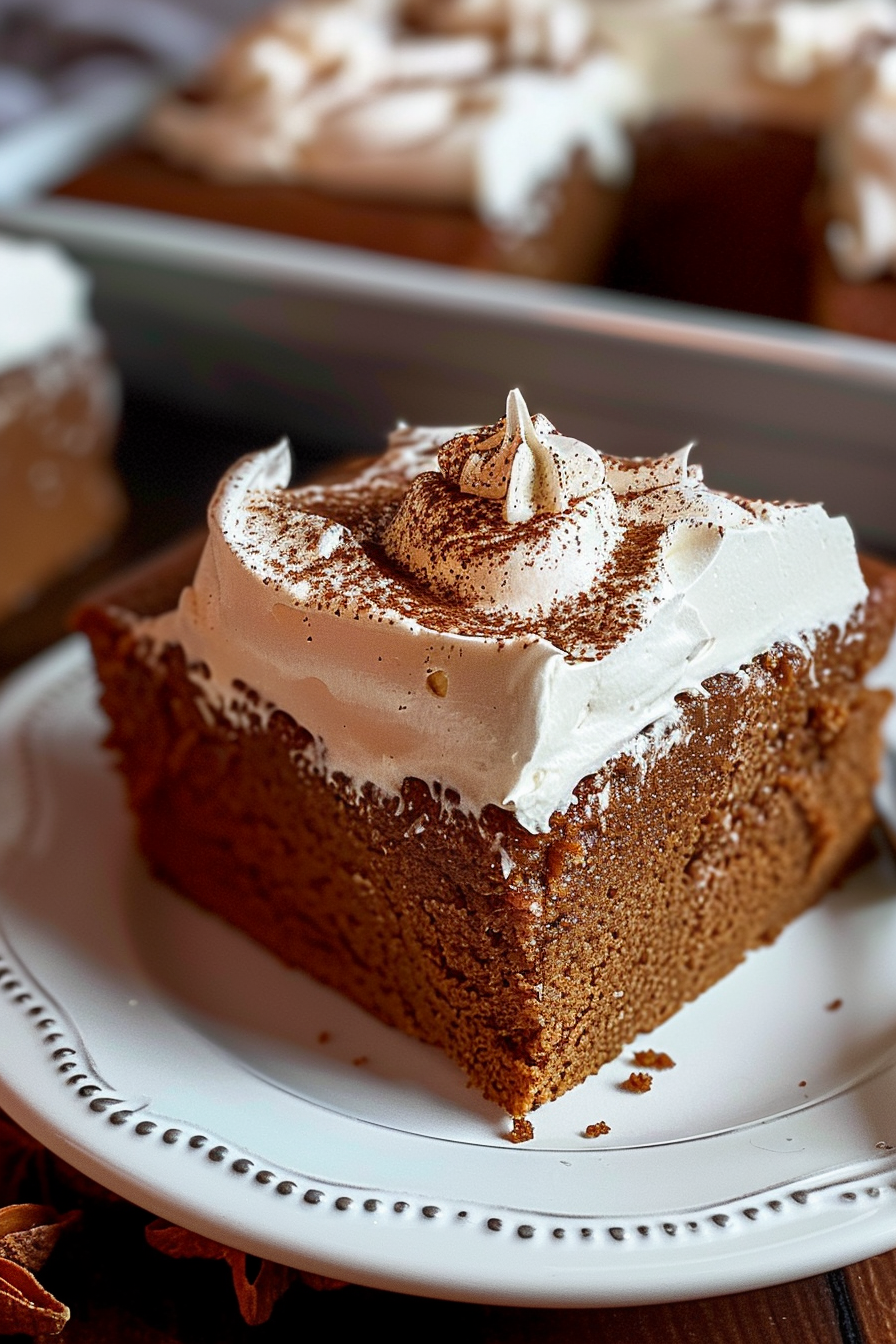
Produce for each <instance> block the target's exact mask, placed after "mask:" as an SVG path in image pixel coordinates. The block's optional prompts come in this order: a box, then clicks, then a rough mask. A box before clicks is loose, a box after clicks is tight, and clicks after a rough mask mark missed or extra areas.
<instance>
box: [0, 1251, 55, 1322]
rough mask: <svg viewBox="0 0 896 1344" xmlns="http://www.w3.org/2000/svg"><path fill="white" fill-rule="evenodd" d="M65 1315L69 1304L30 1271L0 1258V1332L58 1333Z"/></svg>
mask: <svg viewBox="0 0 896 1344" xmlns="http://www.w3.org/2000/svg"><path fill="white" fill-rule="evenodd" d="M68 1317H69V1311H68V1307H66V1306H63V1304H62V1303H61V1302H57V1300H56V1298H55V1297H54V1296H53V1294H52V1293H48V1292H47V1290H46V1288H42V1287H41V1286H40V1284H39V1283H38V1281H37V1279H36V1278H35V1277H34V1275H33V1274H32V1273H30V1271H29V1270H27V1269H25V1268H24V1267H23V1266H22V1265H17V1264H15V1263H14V1262H13V1261H12V1260H2V1259H0V1334H4V1335H19V1334H21V1335H58V1334H59V1331H60V1330H61V1329H62V1327H63V1326H64V1325H65V1323H66V1321H67V1320H68Z"/></svg>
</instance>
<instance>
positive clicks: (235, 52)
mask: <svg viewBox="0 0 896 1344" xmlns="http://www.w3.org/2000/svg"><path fill="white" fill-rule="evenodd" d="M641 102H642V93H641V90H640V86H639V84H638V81H637V78H636V76H635V75H634V73H633V72H632V70H631V69H630V68H629V66H628V65H627V63H626V62H624V61H623V60H622V59H621V58H620V57H619V56H618V55H615V54H613V53H612V52H610V51H608V50H606V49H604V47H603V46H602V45H601V44H600V43H599V42H598V41H597V40H596V39H595V38H594V37H593V36H592V34H591V29H590V24H589V21H588V10H587V6H586V5H585V3H584V0H503V2H502V3H499V0H486V3H479V4H477V3H472V2H471V0H445V2H444V3H435V4H432V3H425V4H424V3H419V4H415V3H413V2H412V0H410V2H403V0H329V2H327V0H306V2H305V3H296V2H295V0H293V2H292V3H287V4H284V5H281V6H280V7H279V8H277V9H275V10H273V11H272V12H271V13H270V14H269V15H267V16H265V17H264V18H262V19H260V20H259V21H257V22H256V23H255V24H254V25H252V26H251V27H250V28H248V29H246V30H244V31H243V32H242V33H240V34H238V35H237V37H236V38H235V39H234V40H233V41H232V42H231V44H230V45H229V46H228V47H227V48H226V49H225V50H224V52H223V53H222V54H221V56H220V58H219V59H218V61H217V62H216V63H215V64H214V66H213V67H212V68H211V69H210V70H209V72H208V74H207V76H206V78H205V80H204V83H203V85H202V87H201V88H200V89H198V90H197V91H196V96H186V97H173V98H169V99H168V100H166V101H165V102H164V103H163V104H162V105H161V106H160V107H159V108H158V109H157V110H156V112H155V114H154V116H153V117H152V118H151V120H150V123H149V127H148V131H147V135H148V138H149V140H150V143H152V144H153V145H154V146H155V147H156V148H157V149H158V150H159V151H161V152H162V153H164V154H165V155H166V156H167V157H169V158H171V159H173V160H174V161H176V162H179V163H182V164H184V165H186V166H188V167H190V168H192V169H193V170H195V171H199V172H202V173H205V174H206V175H208V176H212V177H217V178H222V179H225V180H234V181H248V180H279V181H284V182H299V183H304V184H307V185H311V186H316V187H322V188H325V189H328V190H336V191H343V192H349V193H360V194H365V193H378V194H381V195H382V194H385V195H388V196H395V197H398V198H402V197H403V198H407V199H412V200H423V201H433V202H437V203H440V204H460V205H467V206H472V207H474V208H475V209H476V210H478V212H479V213H480V215H481V216H482V217H483V219H485V220H486V222H487V223H489V224H490V225H492V226H494V227H496V228H500V229H506V230H508V231H513V232H516V233H530V232H537V231H538V230H539V229H540V228H542V226H543V224H544V222H545V218H546V214H547V210H548V204H547V203H546V202H545V199H544V198H545V193H546V190H547V189H548V188H549V187H550V185H551V184H552V183H554V182H556V181H557V180H558V179H560V178H562V177H563V176H564V175H565V173H566V172H567V170H568V168H569V166H570V163H571V161H572V160H573V158H574V157H575V156H576V155H577V154H582V155H584V158H585V160H586V162H587V163H588V164H589V165H590V167H591V170H592V171H593V173H594V174H595V175H596V176H597V177H598V178H599V179H601V180H603V181H608V182H618V181H621V180H623V179H624V178H625V177H626V176H627V174H628V171H629V167H630V148H629V144H628V140H627V137H626V135H625V133H624V130H623V125H622V123H623V121H624V120H625V119H626V118H628V117H631V116H634V115H635V114H636V113H637V111H638V109H639V107H640V106H641Z"/></svg>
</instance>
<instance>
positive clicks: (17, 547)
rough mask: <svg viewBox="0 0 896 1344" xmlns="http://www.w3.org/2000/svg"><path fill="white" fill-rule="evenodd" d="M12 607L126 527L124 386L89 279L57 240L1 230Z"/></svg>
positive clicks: (4, 611)
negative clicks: (117, 464)
mask: <svg viewBox="0 0 896 1344" xmlns="http://www.w3.org/2000/svg"><path fill="white" fill-rule="evenodd" d="M0 296H2V301H0V617H3V616H6V615H9V614H10V613H11V612H13V611H15V610H16V609H17V608H19V607H21V606H23V605H24V604H26V603H27V602H29V601H30V600H32V599H33V598H34V597H35V595H36V594H37V593H38V592H39V590H40V588H41V587H42V586H43V585H44V584H46V583H47V582H48V581H50V580H51V579H53V578H56V577H57V576H58V575H61V574H62V573H64V572H65V571H66V570H67V569H70V568H72V567H74V566H75V565H77V564H78V563H79V562H81V561H84V560H86V559H87V558H88V556H90V555H91V554H92V553H93V552H94V551H96V550H98V549H99V548H100V547H101V546H102V545H103V544H104V543H106V542H108V541H109V540H110V539H111V537H112V536H113V535H114V533H115V531H116V530H117V528H118V526H119V524H120V522H121V519H122V516H123V513H124V498H123V495H122V492H121V490H120V487H119V485H118V481H117V478H116V477H115V475H114V474H113V470H112V466H111V462H110V458H111V453H112V446H113V443H114V438H115V431H116V427H117V419H118V384H117V381H116V379H115V377H114V374H113V372H112V368H111V365H110V363H109V360H108V357H107V355H106V352H105V348H104V343H103V340H102V338H101V336H100V334H99V332H98V331H97V329H96V328H95V327H94V326H93V325H92V323H91V321H90V315H89V311H88V304H87V296H88V280H87V276H86V275H85V274H84V272H83V271H81V270H80V268H79V267H77V266H76V265H75V264H74V263H73V262H72V261H70V260H69V259H68V258H67V257H65V256H64V255H63V254H62V253H61V252H60V251H58V249H56V248H55V247H51V246H50V245H49V244H47V243H31V242H22V241H19V240H16V239H12V238H0Z"/></svg>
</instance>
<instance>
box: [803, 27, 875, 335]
mask: <svg viewBox="0 0 896 1344" xmlns="http://www.w3.org/2000/svg"><path fill="white" fill-rule="evenodd" d="M894 37H896V35H894ZM843 103H844V108H843V115H842V117H841V118H840V120H839V122H838V124H837V125H836V126H835V127H833V128H832V130H831V132H830V134H829V136H828V137H827V139H826V142H825V147H824V151H825V152H824V169H825V188H824V193H823V196H822V197H821V199H820V201H819V208H818V214H819V221H818V224H819V227H818V228H817V231H816V238H815V248H814V264H813V275H812V320H813V321H814V322H817V323H818V324H819V325H820V326H823V327H831V328H833V329H834V330H837V331H846V332H851V333H853V334H854V335H857V336H870V337H873V338H875V339H878V340H889V341H893V340H896V45H894V43H893V42H891V43H889V44H887V45H885V46H883V47H880V48H879V49H878V50H876V51H873V52H870V53H868V55H867V56H866V59H865V61H864V62H863V66H862V68H861V70H860V71H858V72H856V73H855V74H854V76H853V78H852V79H851V80H849V81H848V82H847V84H846V87H845V88H844V93H843Z"/></svg>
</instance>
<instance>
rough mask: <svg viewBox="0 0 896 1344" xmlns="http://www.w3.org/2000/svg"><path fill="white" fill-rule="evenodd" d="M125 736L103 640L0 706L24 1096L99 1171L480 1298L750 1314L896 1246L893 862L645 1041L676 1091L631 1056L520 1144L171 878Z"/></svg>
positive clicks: (12, 687)
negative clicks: (761, 1294) (687, 1305)
mask: <svg viewBox="0 0 896 1344" xmlns="http://www.w3.org/2000/svg"><path fill="white" fill-rule="evenodd" d="M102 731H103V725H102V720H101V716H100V715H99V713H98V711H97V709H96V708H95V686H94V681H93V676H92V672H91V670H90V664H89V658H88V655H87V651H86V647H85V645H84V644H83V643H82V642H81V640H80V639H77V638H74V639H71V640H68V641H66V642H65V643H64V644H62V645H60V646H58V647H57V648H56V649H55V650H52V651H51V652H50V653H49V654H47V655H44V657H43V658H42V659H40V660H39V661H37V662H35V663H33V664H31V665H30V666H29V667H28V668H26V669H25V670H24V671H23V672H21V673H20V674H18V676H17V677H16V678H14V679H13V680H12V681H11V682H10V683H9V684H8V685H7V687H6V689H5V691H4V692H3V695H2V697H0V789H2V794H3V796H2V798H0V1104H2V1105H3V1106H4V1107H5V1108H6V1109H8V1111H9V1112H10V1113H11V1114H12V1115H13V1116H14V1117H15V1118H16V1119H17V1120H19V1121H20V1122H21V1123H22V1124H23V1125H24V1126H25V1127H26V1128H27V1129H29V1130H30V1131H31V1132H33V1133H34V1134H35V1135H37V1137H38V1138H39V1139H41V1140H42V1141H43V1142H44V1143H45V1144H47V1145H48V1146H49V1147H50V1148H52V1149H54V1150H55V1151H57V1152H58V1153H60V1154H61V1155H62V1156H64V1157H65V1158H66V1159H67V1160H69V1161H70V1162H72V1163H74V1164H75V1165H76V1166H78V1167H80V1168H81V1169H82V1170H83V1171H85V1172H87V1173H88V1174H89V1175H91V1176H93V1177H95V1178H96V1179H98V1180H99V1181H101V1182H103V1183H104V1184H106V1185H107V1186H109V1187H111V1188H112V1189H114V1190H117V1191H118V1192H120V1193H121V1194H123V1195H125V1196H126V1197H128V1198H129V1199H132V1200H134V1201H136V1202H137V1203H138V1204H141V1205H143V1206H144V1207H146V1208H148V1209H151V1210H153V1211H154V1212H156V1213H158V1214H161V1215H163V1216H165V1217H168V1218H170V1219H173V1220H174V1221H176V1222H179V1223H181V1224H184V1225H186V1226H188V1227H191V1228H194V1229H196V1230H197V1231H201V1232H203V1233H206V1234H207V1235H210V1236H212V1237H215V1238H217V1239H218V1240H222V1241H225V1242H227V1243H229V1244H231V1245H235V1246H239V1247H241V1248H243V1249H245V1250H247V1251H250V1252H253V1253H254V1254H256V1255H261V1256H267V1257H270V1258H273V1259H275V1260H279V1261H282V1262H285V1263H287V1264H295V1265H299V1266H302V1267H304V1268H309V1269H313V1270H316V1271H318V1272H320V1273H324V1274H331V1275H334V1276H336V1277H344V1278H347V1279H350V1280H352V1281H354V1282H357V1283H364V1284H371V1285H374V1286H379V1287H387V1288H394V1289H399V1290H404V1291H407V1292H417V1293H429V1294H433V1295H438V1296H442V1297H451V1298H459V1299H465V1300H473V1301H488V1302H502V1303H517V1304H529V1305H566V1306H579V1305H603V1304H622V1303H633V1302H646V1301H656V1300H668V1299H674V1298H682V1297H689V1296H699V1295H705V1294H713V1293H726V1292H732V1291H737V1290H740V1289H746V1288H751V1287H756V1286H759V1285H763V1284H770V1283H774V1282H781V1281H784V1280H787V1279H792V1278H797V1277H800V1276H802V1275H807V1274H812V1273H816V1272H820V1271H822V1270H826V1269H829V1268H832V1267H834V1266H837V1265H841V1264H844V1263H846V1262H848V1261H851V1260H858V1259H861V1258H863V1257H865V1256H868V1255H871V1254H874V1253H876V1252H879V1251H882V1250H884V1249H886V1248H889V1247H892V1246H896V1151H894V1147H893V1146H896V976H894V975H893V971H892V968H893V965H894V962H896V901H894V900H893V895H894V889H896V880H894V873H893V869H892V866H891V865H890V863H889V860H886V859H884V858H881V859H880V860H879V861H878V862H876V863H874V864H872V865H870V866H869V867H867V868H865V869H864V870H863V871H862V872H861V873H860V874H859V875H858V876H857V877H855V878H854V879H853V880H852V881H851V882H850V883H849V885H848V886H847V887H845V888H844V889H843V890H841V891H838V892H836V893H834V894H832V895H831V896H829V897H828V898H827V899H826V900H825V901H824V902H823V903H822V904H821V905H820V906H819V907H818V908H816V909H815V910H813V911H812V912H811V913H810V914H808V915H806V916H804V917H803V918H802V919H800V920H798V921H797V922H796V923H795V924H794V925H792V926H791V927H790V928H789V929H788V930H787V931H786V932H785V934H784V935H783V936H782V937H781V938H780V939H779V940H778V942H777V943H776V944H775V946H774V947H772V948H770V949H766V950H763V951H761V952H758V953H755V954H752V955H751V956H750V957H749V958H748V959H747V961H746V963H745V964H744V965H743V966H741V967H740V968H739V969H738V970H737V971H736V972H735V973H734V974H733V975H731V976H729V977H728V978H727V979H726V980H724V981H723V982H722V983H721V984H719V985H717V986H716V987H715V988H714V989H712V990H711V991H710V992H709V993H707V994H705V995H703V997H702V998H701V999H700V1000H699V1001H698V1002H697V1003H695V1004H692V1005H690V1006H689V1007H687V1008H686V1009H684V1010H683V1011H682V1012H680V1013H679V1014H678V1015H677V1016H676V1017H675V1018H674V1019H673V1020H672V1021H670V1022H669V1023H668V1024H667V1025H666V1026H665V1027H663V1028H662V1029H661V1030H659V1031H657V1032H656V1033H654V1034H653V1035H652V1036H651V1037H650V1039H649V1042H648V1041H647V1040H644V1041H641V1042H639V1043H638V1044H639V1045H641V1046H642V1047H643V1046H645V1045H647V1044H650V1045H652V1046H653V1047H654V1048H656V1049H662V1050H666V1051H668V1052H669V1053H670V1054H671V1055H672V1056H673V1058H674V1059H675V1060H676V1061H677V1067H676V1068H675V1069H674V1070H672V1071H670V1072H666V1073H657V1074H656V1076H655V1079H654V1085H653V1090H652V1091H651V1092H650V1093H649V1094H647V1095H643V1096H633V1095H630V1094H628V1093H626V1092H623V1091H621V1090H620V1089H619V1086H618V1085H619V1083H620V1082H621V1080H622V1079H623V1078H625V1077H626V1076H627V1075H628V1073H629V1072H630V1070H631V1068H632V1063H631V1059H630V1051H629V1052H626V1054H625V1056H623V1057H622V1058H621V1059H620V1060H618V1061H616V1062H615V1063H613V1064H609V1065H607V1066H606V1067H605V1068H604V1069H603V1070H602V1071H601V1073H600V1075H599V1077H597V1078H593V1079H591V1080H590V1081H589V1082H588V1083H586V1084H584V1085H583V1086H582V1087H579V1088H576V1089H575V1090H574V1091H573V1092H571V1093H570V1094H569V1095H567V1096H566V1097H563V1098H561V1100H560V1101H558V1102H555V1103H553V1104H552V1105H550V1106H547V1107H544V1108H543V1109H542V1110H540V1111H538V1112H537V1113H536V1115H535V1117H534V1120H535V1130H536V1138H535V1141H534V1142H533V1143H530V1144H527V1145H524V1146H520V1147H514V1146H512V1145H510V1144H508V1143H507V1142H505V1140H504V1139H503V1138H502V1132H503V1131H504V1130H506V1128H507V1124H506V1121H505V1120H504V1118H503V1117H502V1116H501V1115H500V1113H499V1112H498V1111H497V1110H496V1108H494V1107H492V1106H490V1105H487V1104H486V1103H484V1102H483V1101H481V1100H480V1099H478V1098H477V1096H476V1095H475V1094H474V1093H472V1092H470V1091H468V1090H467V1089H466V1088H465V1086H464V1080H463V1078H462V1076H461V1074H460V1072H459V1071H458V1070H456V1069H455V1068H454V1066H453V1065H451V1064H449V1063H448V1062H447V1060H446V1059H445V1058H444V1057H443V1056H442V1055H441V1054H440V1053H439V1052H437V1051H435V1050H431V1049H429V1048H428V1047H426V1046H422V1045H420V1044H418V1043H416V1042H413V1041H409V1040H406V1039H405V1038H404V1037H403V1036H401V1035H399V1034H398V1033H396V1032H393V1031H391V1030H390V1029H388V1028H386V1027H383V1026H381V1025H380V1024H378V1023H377V1022H375V1021H373V1020H372V1019H371V1018H369V1017H367V1015H366V1014H364V1013H362V1012H361V1011H360V1010H358V1009H356V1008H354V1007H353V1006H352V1005H350V1004H348V1003H345V1002H343V1001H342V1000H341V999H340V998H339V997H338V996H336V995H334V994H332V993H331V992H330V991H328V990H325V989H323V988H321V987H320V986H318V985H315V984H314V983H313V982H311V981H310V980H308V979H307V978H306V977H304V976H303V975H301V974H299V973H297V972H294V971H289V970H287V969H286V968H284V967H283V966H281V965H280V964H279V963H277V962H276V961H275V959H274V958H273V957H271V956H269V955H268V954H267V953H266V952H264V951H262V950H261V949H260V948H258V947H256V946H255V945H254V944H252V943H251V942H250V941H248V940H247V939H245V938H243V937H242V936H241V935H240V934H237V933H236V932H234V931H233V930H231V929H229V928H227V927H225V926H224V925H223V924H221V923H219V922H218V921H217V920H215V919H213V918H211V917H210V916H208V915H206V914H204V913H203V912H201V911H199V910H198V909H194V908H193V907H192V906H190V905H189V904H188V903H187V902H185V901H183V900H181V899H180V898H179V897H177V896H175V895H173V894H172V893H170V892H169V891H167V890H165V889H164V888H162V887H161V886H159V885H157V884H156V883H154V882H152V881H151V880H150V879H149V878H148V877H147V876H146V874H145V872H144V871H143V869H142V867H141V864H140V862H139V860H138V859H137V857H136V856H135V854H134V852H133V846H132V842H131V835H130V827H129V824H128V819H127V815H126V812H125V808H124V805H123V801H122V793H121V789H120V786H119V784H118V781H117V779H116V777H115V776H114V775H113V773H112V772H111V770H110V769H109V768H108V763H107V762H106V761H105V760H104V758H103V754H102V751H101V749H100V747H99V741H100V738H101V736H102ZM837 999H840V1000H842V1007H840V1008H839V1010H837V1011H831V1010H829V1009H828V1008H827V1007H826V1005H829V1004H831V1003H832V1001H834V1000H837ZM621 1006H623V1005H622V1004H621ZM325 1032H328V1033H329V1034H330V1039H329V1040H328V1041H327V1042H325V1043H324V1044H321V1043H320V1041H319V1037H320V1035H321V1033H325ZM362 1057H363V1058H364V1059H366V1061H367V1062H366V1063H357V1061H358V1060H359V1059H361V1058H362ZM353 1061H356V1062H354V1063H353ZM597 1120H606V1121H607V1123H608V1124H609V1125H610V1126H611V1133H610V1134H609V1135H608V1136H606V1137H605V1138H603V1139H597V1140H589V1139H585V1138H584V1137H582V1135H581V1131H582V1130H583V1128H584V1127H585V1125H587V1124H589V1123H591V1122H593V1121H597ZM891 1145H892V1146H891Z"/></svg>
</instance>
